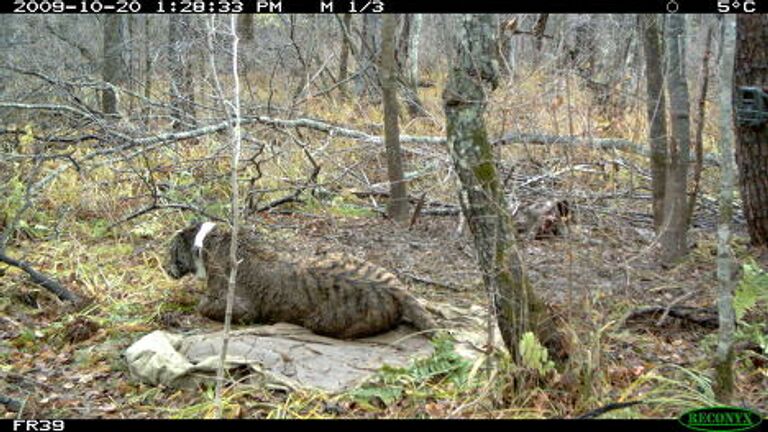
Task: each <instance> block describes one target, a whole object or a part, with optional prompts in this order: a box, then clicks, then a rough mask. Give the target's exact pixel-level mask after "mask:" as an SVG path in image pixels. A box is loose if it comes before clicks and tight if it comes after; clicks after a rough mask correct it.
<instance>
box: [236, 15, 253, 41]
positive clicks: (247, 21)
mask: <svg viewBox="0 0 768 432" xmlns="http://www.w3.org/2000/svg"><path fill="white" fill-rule="evenodd" d="M237 33H238V37H239V38H240V39H242V40H243V41H244V42H253V39H254V35H253V14H240V15H238V16H237Z"/></svg>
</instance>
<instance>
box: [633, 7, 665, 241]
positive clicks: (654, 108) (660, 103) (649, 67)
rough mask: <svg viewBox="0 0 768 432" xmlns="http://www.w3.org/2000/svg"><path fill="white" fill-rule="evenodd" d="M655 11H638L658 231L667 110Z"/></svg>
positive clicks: (662, 212)
mask: <svg viewBox="0 0 768 432" xmlns="http://www.w3.org/2000/svg"><path fill="white" fill-rule="evenodd" d="M658 19H659V17H658V16H657V15H640V26H641V28H642V34H643V51H644V52H645V75H646V91H647V96H646V97H647V99H646V113H647V116H648V141H649V142H650V144H651V190H652V194H653V225H654V227H655V228H656V232H657V233H658V232H659V230H660V229H661V226H662V224H663V223H664V190H665V188H666V183H667V114H666V98H665V97H664V87H663V86H664V72H663V68H662V58H663V57H664V53H663V48H662V46H661V43H660V36H661V34H660V32H659V26H658Z"/></svg>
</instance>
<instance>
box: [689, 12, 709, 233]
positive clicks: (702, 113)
mask: <svg viewBox="0 0 768 432" xmlns="http://www.w3.org/2000/svg"><path fill="white" fill-rule="evenodd" d="M704 25H705V26H706V32H705V35H704V56H703V57H702V59H701V77H700V78H699V80H700V82H701V87H699V99H698V105H697V110H696V134H695V135H694V146H695V149H696V150H695V151H696V164H695V165H694V166H693V191H692V192H691V197H690V199H689V200H688V212H687V215H686V218H687V220H688V224H689V225H690V223H691V221H692V220H693V213H694V211H695V210H696V199H697V197H698V195H699V189H700V187H701V171H702V170H703V169H704V122H705V120H706V105H707V89H708V88H709V58H710V57H711V56H712V27H713V24H712V23H710V22H709V20H706V21H705V22H704Z"/></svg>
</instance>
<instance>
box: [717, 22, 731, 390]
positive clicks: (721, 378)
mask: <svg viewBox="0 0 768 432" xmlns="http://www.w3.org/2000/svg"><path fill="white" fill-rule="evenodd" d="M721 19H722V20H723V31H722V32H721V35H722V43H721V44H720V46H721V61H720V83H719V84H720V134H721V135H720V157H721V162H720V173H721V174H720V176H721V180H720V199H719V201H720V202H719V205H720V215H719V220H718V226H717V278H718V280H719V282H720V285H719V289H718V312H719V313H718V316H719V321H720V329H719V331H718V343H717V352H716V353H715V361H714V368H715V377H714V383H713V388H714V390H715V396H716V397H717V400H718V402H720V403H723V404H730V403H731V400H732V397H733V390H734V388H733V384H734V383H733V357H734V354H733V339H734V333H735V325H736V322H735V321H736V317H735V313H734V310H733V290H734V287H735V285H736V282H735V274H734V273H735V269H736V263H735V259H734V256H733V251H732V250H731V245H730V242H731V220H732V219H733V191H734V189H735V183H736V181H735V170H736V160H735V155H734V149H735V147H736V143H735V141H736V136H735V131H734V125H733V66H734V51H735V45H736V17H735V16H733V15H725V16H724V17H722V18H721Z"/></svg>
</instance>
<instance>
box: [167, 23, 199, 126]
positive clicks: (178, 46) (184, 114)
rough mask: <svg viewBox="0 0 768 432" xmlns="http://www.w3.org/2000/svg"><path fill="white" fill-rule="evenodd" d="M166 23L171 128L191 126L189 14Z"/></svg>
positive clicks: (190, 28) (193, 112)
mask: <svg viewBox="0 0 768 432" xmlns="http://www.w3.org/2000/svg"><path fill="white" fill-rule="evenodd" d="M169 19H170V21H169V23H168V73H169V75H170V77H169V78H170V79H169V83H170V91H169V93H170V95H171V111H172V112H171V117H172V118H173V128H174V129H176V130H179V129H183V126H185V125H186V126H188V127H194V125H195V91H194V82H193V79H192V67H191V65H190V61H189V58H188V57H189V56H188V54H189V49H188V44H189V39H190V38H191V35H190V32H191V30H192V26H191V23H192V22H191V18H190V16H189V15H184V14H180V15H173V16H171V17H169Z"/></svg>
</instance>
